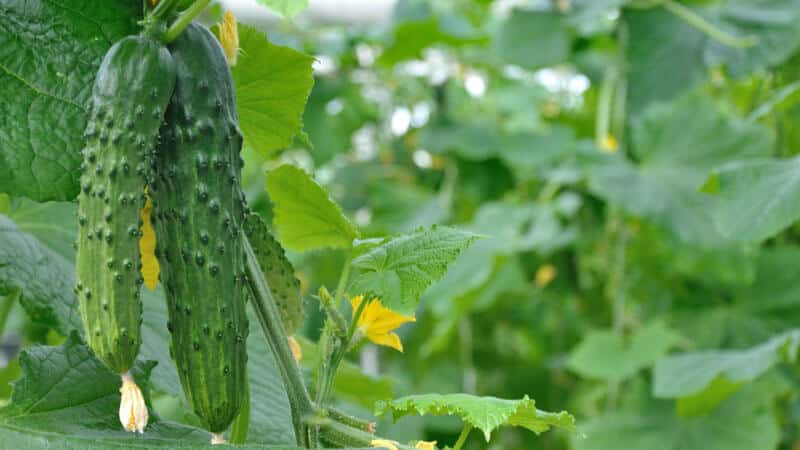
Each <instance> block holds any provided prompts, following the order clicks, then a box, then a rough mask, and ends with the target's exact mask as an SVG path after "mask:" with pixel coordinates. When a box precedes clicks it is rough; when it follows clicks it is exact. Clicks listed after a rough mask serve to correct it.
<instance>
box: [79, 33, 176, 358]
mask: <svg viewBox="0 0 800 450" xmlns="http://www.w3.org/2000/svg"><path fill="white" fill-rule="evenodd" d="M174 82H175V64H174V62H173V60H172V56H171V55H170V53H169V51H168V50H167V49H166V48H165V47H164V46H163V45H162V44H161V43H159V42H157V41H155V40H153V39H152V38H149V37H146V36H129V37H126V38H123V39H122V40H120V41H119V42H117V43H116V44H114V45H113V46H112V47H111V49H110V50H109V51H108V53H106V55H105V58H104V59H103V62H102V64H101V65H100V69H99V70H98V72H97V78H96V79H95V83H94V86H93V90H92V98H91V105H90V108H89V123H88V125H87V127H86V132H85V133H84V136H85V138H86V147H85V148H84V149H83V164H82V165H81V171H82V174H81V192H80V194H79V196H78V224H79V227H78V229H79V235H78V241H77V248H78V252H77V285H76V289H75V291H76V293H77V295H78V296H79V298H80V306H81V307H80V310H81V318H82V319H83V324H84V327H85V331H86V341H87V343H88V344H89V347H91V349H92V350H93V351H94V353H95V354H96V355H97V357H98V358H99V359H100V360H101V361H102V362H103V363H105V365H106V366H108V367H109V368H111V369H112V370H114V371H116V372H118V373H125V372H127V371H128V369H130V367H131V366H132V365H133V362H134V360H135V359H136V355H137V354H138V353H139V347H140V345H141V342H142V339H141V332H140V325H141V322H142V303H141V299H140V298H139V290H140V286H141V284H142V279H141V275H140V268H141V267H140V265H141V262H140V254H139V237H140V234H141V231H140V227H141V220H140V211H141V209H142V207H143V206H144V204H145V197H144V190H145V186H146V185H147V183H148V181H149V179H150V177H151V160H152V153H153V150H154V149H155V147H156V141H157V136H158V130H159V127H160V125H161V122H162V119H163V117H164V112H165V110H166V107H167V103H168V102H169V99H170V96H171V94H172V88H173V85H174Z"/></svg>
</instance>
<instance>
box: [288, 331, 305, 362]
mask: <svg viewBox="0 0 800 450" xmlns="http://www.w3.org/2000/svg"><path fill="white" fill-rule="evenodd" d="M289 349H291V350H292V356H294V360H295V361H297V362H300V360H301V359H303V349H302V348H301V347H300V344H299V343H298V342H297V339H295V338H294V336H289Z"/></svg>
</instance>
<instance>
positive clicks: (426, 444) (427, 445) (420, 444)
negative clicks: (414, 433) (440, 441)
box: [414, 441, 436, 450]
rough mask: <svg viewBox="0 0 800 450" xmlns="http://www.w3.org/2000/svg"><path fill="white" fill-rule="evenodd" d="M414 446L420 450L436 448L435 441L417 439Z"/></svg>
mask: <svg viewBox="0 0 800 450" xmlns="http://www.w3.org/2000/svg"><path fill="white" fill-rule="evenodd" d="M414 448H418V449H420V450H436V441H433V442H427V441H417V443H416V444H414Z"/></svg>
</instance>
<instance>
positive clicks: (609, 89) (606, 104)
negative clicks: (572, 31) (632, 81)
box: [594, 65, 617, 149]
mask: <svg viewBox="0 0 800 450" xmlns="http://www.w3.org/2000/svg"><path fill="white" fill-rule="evenodd" d="M616 82H617V67H616V65H610V66H608V67H607V68H606V70H605V73H604V74H603V84H601V85H600V97H599V98H598V100H597V119H596V120H595V126H594V141H595V145H596V146H597V147H598V148H600V149H604V148H605V145H606V139H608V136H609V134H610V133H609V129H610V128H611V106H612V100H613V98H614V86H615V84H616Z"/></svg>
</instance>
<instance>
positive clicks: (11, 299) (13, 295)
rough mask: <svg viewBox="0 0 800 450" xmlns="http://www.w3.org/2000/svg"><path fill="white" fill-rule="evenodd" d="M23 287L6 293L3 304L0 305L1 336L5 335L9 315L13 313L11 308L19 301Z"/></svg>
mask: <svg viewBox="0 0 800 450" xmlns="http://www.w3.org/2000/svg"><path fill="white" fill-rule="evenodd" d="M21 292H22V289H20V288H16V289H14V290H12V291H11V292H9V293H8V295H6V298H5V299H4V301H3V306H0V338H2V337H3V333H4V332H5V330H6V323H8V317H9V316H10V315H11V309H12V308H13V307H14V303H16V302H17V299H18V298H19V295H20V293H21Z"/></svg>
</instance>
